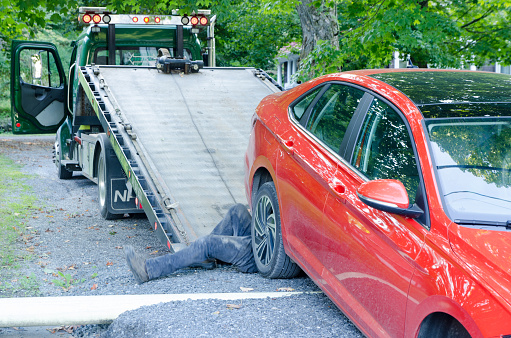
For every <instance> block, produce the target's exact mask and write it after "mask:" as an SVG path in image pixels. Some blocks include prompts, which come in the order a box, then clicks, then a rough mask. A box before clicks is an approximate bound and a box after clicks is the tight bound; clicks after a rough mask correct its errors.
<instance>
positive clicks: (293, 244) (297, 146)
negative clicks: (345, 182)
mask: <svg viewBox="0 0 511 338" xmlns="http://www.w3.org/2000/svg"><path fill="white" fill-rule="evenodd" d="M363 95H364V93H363V92H362V91H361V90H359V89H356V88H354V87H351V86H345V85H341V84H338V83H335V84H327V85H325V86H323V87H322V88H319V89H316V90H315V91H312V93H309V94H307V95H306V96H305V97H303V98H302V99H299V101H298V102H297V103H296V104H295V105H293V106H292V108H291V116H292V118H291V120H292V121H293V122H292V124H291V127H290V128H287V129H286V130H284V131H283V132H282V133H281V136H280V137H281V138H282V142H281V144H282V151H281V152H280V156H279V157H278V160H277V168H276V174H277V177H278V180H277V182H278V191H279V200H280V201H281V205H280V212H281V220H282V224H283V231H284V233H285V238H286V240H287V243H288V245H289V247H288V249H289V250H290V251H291V254H292V255H295V256H299V257H300V258H299V260H300V261H302V262H306V265H307V266H306V267H305V269H306V270H308V272H309V273H313V274H317V273H318V272H319V271H321V267H320V264H318V263H319V261H318V259H317V257H318V255H319V253H320V252H321V251H322V247H323V242H322V229H321V226H322V218H323V208H324V205H325V201H326V197H327V194H328V193H327V190H328V189H329V184H330V182H332V180H333V175H334V174H335V172H336V170H337V161H338V160H337V158H336V156H337V155H336V152H337V151H338V149H339V148H340V145H341V143H342V140H343V137H344V134H345V132H346V130H347V129H348V125H349V123H350V121H351V118H352V116H353V113H354V112H355V110H356V109H357V107H358V104H359V102H360V100H361V98H362V96H363Z"/></svg>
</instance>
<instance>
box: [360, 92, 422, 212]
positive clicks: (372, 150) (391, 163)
mask: <svg viewBox="0 0 511 338" xmlns="http://www.w3.org/2000/svg"><path fill="white" fill-rule="evenodd" d="M351 164H352V165H353V166H355V167H356V168H357V169H358V170H359V171H360V172H362V173H363V174H365V175H366V176H367V177H368V178H369V179H397V180H399V181H401V182H402V183H403V184H404V186H405V188H406V191H407V192H408V198H409V199H410V202H411V203H413V202H414V201H415V199H416V194H417V188H418V185H419V172H418V169H417V162H416V160H415V154H414V152H413V147H412V143H411V138H410V135H409V132H408V129H407V127H406V124H405V123H404V121H403V119H402V118H401V117H400V116H399V114H398V113H397V112H396V111H395V110H394V109H392V108H391V107H390V106H389V105H387V104H386V103H384V102H382V101H381V100H378V99H376V98H375V99H374V100H373V103H372V104H371V107H370V108H369V111H368V113H367V115H366V117H365V120H364V123H363V124H362V130H361V132H360V134H359V136H358V139H357V143H356V147H355V151H354V153H353V158H352V160H351Z"/></svg>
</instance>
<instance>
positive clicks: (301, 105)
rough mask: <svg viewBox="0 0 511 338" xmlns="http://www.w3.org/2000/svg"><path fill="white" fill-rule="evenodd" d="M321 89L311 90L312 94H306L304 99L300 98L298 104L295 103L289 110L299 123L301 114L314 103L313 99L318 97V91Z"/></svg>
mask: <svg viewBox="0 0 511 338" xmlns="http://www.w3.org/2000/svg"><path fill="white" fill-rule="evenodd" d="M322 88H323V87H319V88H317V89H315V90H313V91H312V92H310V93H309V94H307V95H306V96H305V97H304V98H302V99H301V100H300V101H299V102H298V103H296V104H295V105H294V106H293V108H291V111H292V112H293V115H294V117H295V119H296V120H297V121H300V119H301V118H302V116H303V114H304V113H305V111H306V110H307V108H309V105H310V104H311V103H312V101H314V99H315V98H316V95H318V93H319V91H320V90H321V89H322Z"/></svg>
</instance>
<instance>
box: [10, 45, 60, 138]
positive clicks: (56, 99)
mask: <svg viewBox="0 0 511 338" xmlns="http://www.w3.org/2000/svg"><path fill="white" fill-rule="evenodd" d="M11 59H12V61H11V119H12V131H13V133H14V134H35V133H38V134H40V133H55V132H56V131H57V129H58V128H59V126H60V125H61V124H62V123H63V122H64V120H65V119H66V110H65V109H66V93H67V91H66V76H65V73H64V68H63V67H62V62H61V61H60V57H59V54H58V52H57V48H56V47H55V45H53V44H51V43H42V42H32V41H16V40H15V41H13V42H12V49H11Z"/></svg>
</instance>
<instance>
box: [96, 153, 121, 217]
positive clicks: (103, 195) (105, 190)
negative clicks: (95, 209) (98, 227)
mask: <svg viewBox="0 0 511 338" xmlns="http://www.w3.org/2000/svg"><path fill="white" fill-rule="evenodd" d="M107 170H108V168H107V164H106V155H105V150H104V149H101V154H100V155H99V159H98V200H99V209H100V213H101V216H102V217H103V218H104V219H106V220H112V219H117V218H119V217H120V215H117V214H113V213H111V212H110V211H109V210H108V205H109V204H110V203H111V200H110V199H111V196H112V194H111V192H110V184H108V183H109V182H108V173H107Z"/></svg>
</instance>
